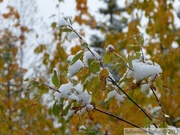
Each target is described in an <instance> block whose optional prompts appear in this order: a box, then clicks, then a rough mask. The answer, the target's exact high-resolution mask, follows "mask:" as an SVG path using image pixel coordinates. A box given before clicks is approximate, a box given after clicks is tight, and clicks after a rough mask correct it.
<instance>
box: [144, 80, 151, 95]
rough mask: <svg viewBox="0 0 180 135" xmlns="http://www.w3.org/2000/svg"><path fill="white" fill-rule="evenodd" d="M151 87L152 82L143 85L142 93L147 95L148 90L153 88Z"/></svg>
mask: <svg viewBox="0 0 180 135" xmlns="http://www.w3.org/2000/svg"><path fill="white" fill-rule="evenodd" d="M151 85H152V82H151V81H150V82H148V83H145V84H142V85H141V91H142V93H146V92H147V90H148V89H149V88H150V87H151Z"/></svg>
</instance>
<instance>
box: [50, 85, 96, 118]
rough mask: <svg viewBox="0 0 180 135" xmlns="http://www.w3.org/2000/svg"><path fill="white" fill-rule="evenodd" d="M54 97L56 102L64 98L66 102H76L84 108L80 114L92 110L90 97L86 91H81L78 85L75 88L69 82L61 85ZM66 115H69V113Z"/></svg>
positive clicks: (80, 86) (81, 88)
mask: <svg viewBox="0 0 180 135" xmlns="http://www.w3.org/2000/svg"><path fill="white" fill-rule="evenodd" d="M54 96H55V99H56V100H58V101H59V100H60V99H61V98H65V99H67V101H76V102H79V103H81V104H82V106H84V107H83V108H84V111H83V110H82V109H81V112H82V111H83V112H85V111H86V110H93V108H94V107H93V105H91V95H90V94H89V93H88V92H87V91H86V90H83V87H82V85H81V84H80V83H79V84H77V85H76V86H74V85H73V84H72V83H71V82H68V83H66V84H62V85H61V87H60V88H59V92H55V93H54ZM68 104H69V102H68ZM66 105H67V103H66V102H65V104H64V106H66ZM68 113H69V114H68V115H70V114H71V112H68Z"/></svg>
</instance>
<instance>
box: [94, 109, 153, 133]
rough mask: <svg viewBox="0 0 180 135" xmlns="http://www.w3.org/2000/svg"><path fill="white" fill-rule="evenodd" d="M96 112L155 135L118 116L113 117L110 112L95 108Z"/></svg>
mask: <svg viewBox="0 0 180 135" xmlns="http://www.w3.org/2000/svg"><path fill="white" fill-rule="evenodd" d="M94 110H95V111H98V112H100V113H103V114H105V115H108V116H110V117H113V118H116V119H118V120H120V121H123V122H125V123H127V124H129V125H131V126H133V127H136V128H138V129H140V130H142V131H144V132H147V133H150V134H152V135H153V133H151V132H148V131H146V130H144V129H143V128H141V127H139V126H137V125H135V124H133V123H131V122H129V121H127V120H124V119H123V118H120V117H118V116H116V115H113V114H111V113H109V112H105V111H103V110H100V109H98V108H95V107H94Z"/></svg>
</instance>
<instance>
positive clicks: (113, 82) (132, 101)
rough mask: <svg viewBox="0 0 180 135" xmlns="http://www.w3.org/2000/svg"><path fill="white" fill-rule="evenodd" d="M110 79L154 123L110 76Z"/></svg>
mask: <svg viewBox="0 0 180 135" xmlns="http://www.w3.org/2000/svg"><path fill="white" fill-rule="evenodd" d="M108 78H109V79H110V80H111V82H112V83H113V84H114V85H115V86H117V87H118V89H119V90H120V91H121V92H122V93H123V94H124V95H126V97H128V99H129V100H130V101H131V102H133V103H134V104H135V105H136V106H137V107H138V108H139V109H140V110H141V111H142V112H143V113H144V114H145V115H146V116H147V117H148V118H149V120H151V121H152V122H153V120H152V119H151V117H150V116H149V115H148V114H147V113H146V112H145V111H144V109H143V108H142V107H141V106H139V105H138V104H137V103H136V102H135V101H134V100H133V99H132V98H131V97H130V96H129V95H128V94H126V92H125V91H124V90H123V89H122V88H121V87H120V86H119V85H118V84H117V83H116V82H115V81H114V80H113V79H112V78H111V77H110V76H108ZM153 125H154V126H155V127H156V128H158V127H157V125H156V124H155V123H154V122H153Z"/></svg>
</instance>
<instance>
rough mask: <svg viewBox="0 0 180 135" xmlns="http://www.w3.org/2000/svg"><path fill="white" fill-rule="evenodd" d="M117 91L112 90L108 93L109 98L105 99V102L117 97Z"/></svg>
mask: <svg viewBox="0 0 180 135" xmlns="http://www.w3.org/2000/svg"><path fill="white" fill-rule="evenodd" d="M116 93H117V92H116V91H115V90H113V91H110V92H109V93H108V95H107V98H106V99H105V102H107V101H108V100H110V99H111V98H113V97H115V95H116Z"/></svg>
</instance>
